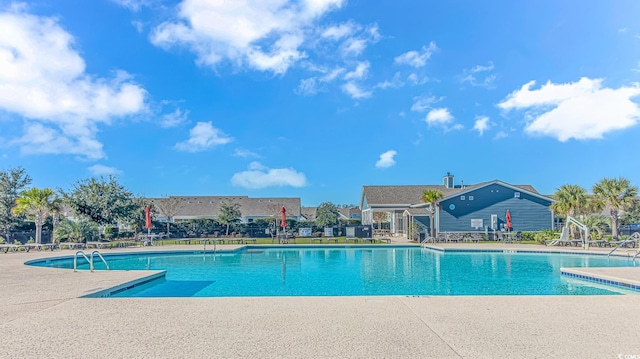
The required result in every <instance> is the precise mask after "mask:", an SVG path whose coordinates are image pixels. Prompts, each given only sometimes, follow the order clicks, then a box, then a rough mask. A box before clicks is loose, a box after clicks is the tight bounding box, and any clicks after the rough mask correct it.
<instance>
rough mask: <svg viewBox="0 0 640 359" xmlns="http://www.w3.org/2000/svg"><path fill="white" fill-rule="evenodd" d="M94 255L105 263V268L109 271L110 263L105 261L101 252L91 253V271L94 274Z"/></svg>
mask: <svg viewBox="0 0 640 359" xmlns="http://www.w3.org/2000/svg"><path fill="white" fill-rule="evenodd" d="M94 254H97V255H98V257H99V258H100V259H101V260H102V262H103V263H104V265H105V267H107V270H109V263H107V261H106V260H105V259H104V257H103V256H102V253H100V251H99V250H95V251H93V252H91V256H90V257H89V259H91V271H92V272H93V255H94Z"/></svg>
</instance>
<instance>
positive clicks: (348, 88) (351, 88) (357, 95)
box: [342, 81, 372, 99]
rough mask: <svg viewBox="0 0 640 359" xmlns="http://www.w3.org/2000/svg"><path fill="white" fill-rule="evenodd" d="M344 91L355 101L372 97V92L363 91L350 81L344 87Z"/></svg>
mask: <svg viewBox="0 0 640 359" xmlns="http://www.w3.org/2000/svg"><path fill="white" fill-rule="evenodd" d="M342 91H343V92H344V93H346V94H347V95H349V96H351V97H352V98H354V99H361V98H368V97H371V95H372V92H371V91H366V90H363V89H362V88H360V87H359V86H358V85H357V84H355V83H354V82H353V81H349V82H347V83H345V84H344V85H342Z"/></svg>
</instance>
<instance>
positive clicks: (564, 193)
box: [551, 184, 587, 238]
mask: <svg viewBox="0 0 640 359" xmlns="http://www.w3.org/2000/svg"><path fill="white" fill-rule="evenodd" d="M553 199H555V200H556V201H555V202H554V203H553V204H552V205H551V209H553V211H554V212H555V213H557V214H560V215H565V216H570V217H575V216H576V214H578V213H581V212H583V211H585V210H586V208H587V191H586V190H585V189H584V188H582V187H580V186H578V185H570V184H565V185H562V186H560V188H558V189H557V190H556V192H555V193H554V194H553ZM570 230H571V236H572V237H573V238H575V227H574V226H571V227H570Z"/></svg>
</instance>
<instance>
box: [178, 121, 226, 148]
mask: <svg viewBox="0 0 640 359" xmlns="http://www.w3.org/2000/svg"><path fill="white" fill-rule="evenodd" d="M231 141H233V138H231V137H229V136H227V135H226V134H225V133H224V132H222V131H220V130H219V129H217V128H215V127H213V125H212V124H211V122H198V123H197V124H196V125H195V126H194V127H193V128H192V129H191V130H190V131H189V139H188V140H186V141H183V142H178V143H177V144H176V146H175V147H176V149H178V150H180V151H186V152H200V151H204V150H207V149H210V148H213V147H215V146H219V145H224V144H227V143H229V142H231Z"/></svg>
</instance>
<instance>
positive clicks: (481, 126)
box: [473, 116, 491, 136]
mask: <svg viewBox="0 0 640 359" xmlns="http://www.w3.org/2000/svg"><path fill="white" fill-rule="evenodd" d="M489 127H491V123H490V122H489V117H487V116H481V117H478V118H476V120H475V122H474V123H473V129H474V130H476V131H478V134H479V135H480V136H482V135H483V134H484V131H486V130H488V129H489Z"/></svg>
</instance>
